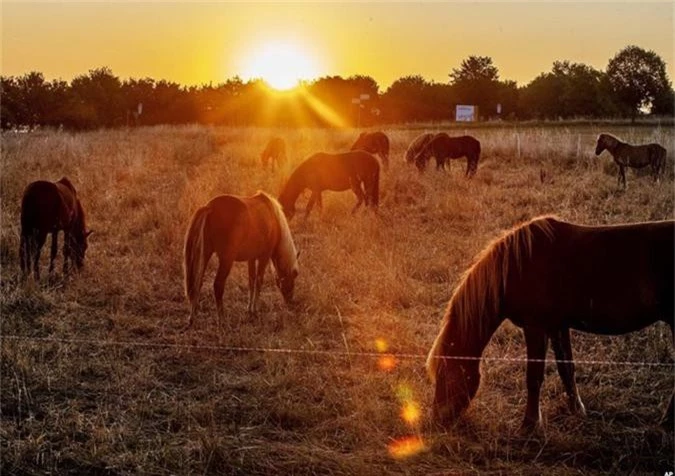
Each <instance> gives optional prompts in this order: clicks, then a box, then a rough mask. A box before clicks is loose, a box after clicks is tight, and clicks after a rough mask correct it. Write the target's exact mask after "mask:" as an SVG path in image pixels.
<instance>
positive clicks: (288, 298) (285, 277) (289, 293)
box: [276, 267, 298, 304]
mask: <svg viewBox="0 0 675 476" xmlns="http://www.w3.org/2000/svg"><path fill="white" fill-rule="evenodd" d="M297 277H298V269H297V267H295V268H293V269H292V270H291V271H290V272H288V273H283V274H282V273H279V274H277V277H276V283H277V287H278V288H279V291H281V295H282V296H283V298H284V302H285V303H286V304H290V303H291V302H292V301H293V290H294V289H295V278H297Z"/></svg>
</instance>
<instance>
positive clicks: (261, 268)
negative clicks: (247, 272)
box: [250, 257, 269, 314]
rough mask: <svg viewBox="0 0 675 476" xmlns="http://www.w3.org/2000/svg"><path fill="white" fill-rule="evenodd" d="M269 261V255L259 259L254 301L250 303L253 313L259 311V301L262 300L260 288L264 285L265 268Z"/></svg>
mask: <svg viewBox="0 0 675 476" xmlns="http://www.w3.org/2000/svg"><path fill="white" fill-rule="evenodd" d="M267 263H269V258H268V257H263V258H260V259H259V260H258V269H257V270H256V273H255V291H254V292H253V302H252V303H251V304H250V306H251V309H252V311H253V313H254V314H255V313H256V312H258V302H259V301H260V289H261V288H262V285H263V280H264V278H265V270H266V269H267Z"/></svg>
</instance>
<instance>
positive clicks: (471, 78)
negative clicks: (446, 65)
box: [449, 56, 518, 116]
mask: <svg viewBox="0 0 675 476" xmlns="http://www.w3.org/2000/svg"><path fill="white" fill-rule="evenodd" d="M449 76H450V84H451V85H452V89H453V93H454V96H456V98H457V100H459V101H461V102H462V103H464V104H473V105H476V106H478V110H479V114H480V115H481V116H490V115H493V114H496V113H497V110H496V106H497V104H498V103H500V104H502V106H504V105H505V104H508V107H509V109H507V108H504V107H502V114H504V115H506V114H509V113H511V112H514V109H515V104H516V98H517V96H518V91H517V88H516V84H515V83H514V82H513V81H500V80H499V71H498V70H497V67H496V66H495V65H494V64H493V63H492V58H490V57H489V56H469V57H468V58H467V59H465V60H464V61H462V64H461V66H460V67H459V69H453V70H452V73H450V75H449Z"/></svg>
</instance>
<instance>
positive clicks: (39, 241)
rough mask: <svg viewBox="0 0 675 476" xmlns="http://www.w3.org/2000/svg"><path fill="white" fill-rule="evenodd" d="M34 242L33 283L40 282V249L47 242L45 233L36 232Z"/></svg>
mask: <svg viewBox="0 0 675 476" xmlns="http://www.w3.org/2000/svg"><path fill="white" fill-rule="evenodd" d="M35 238H36V240H35V249H34V251H35V256H34V257H33V273H34V275H35V281H40V253H41V252H42V247H43V246H44V244H45V241H46V240H47V233H43V232H41V231H39V232H37V235H36V237H35Z"/></svg>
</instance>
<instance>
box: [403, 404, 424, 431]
mask: <svg viewBox="0 0 675 476" xmlns="http://www.w3.org/2000/svg"><path fill="white" fill-rule="evenodd" d="M401 418H402V419H403V421H404V422H406V423H407V424H408V425H411V426H414V425H416V424H417V423H418V422H419V421H420V407H419V406H418V405H417V403H415V402H413V401H407V402H405V403H404V404H403V407H401Z"/></svg>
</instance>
